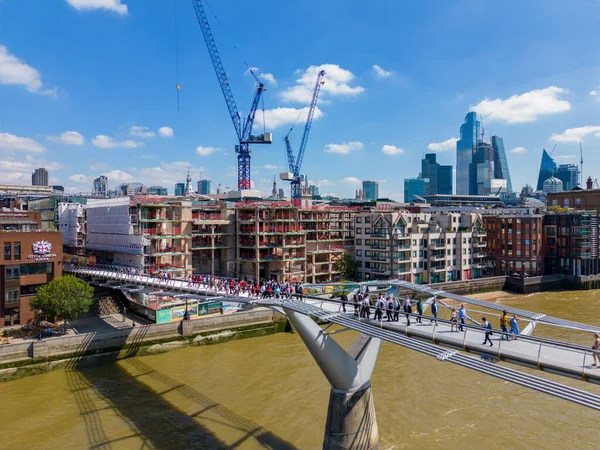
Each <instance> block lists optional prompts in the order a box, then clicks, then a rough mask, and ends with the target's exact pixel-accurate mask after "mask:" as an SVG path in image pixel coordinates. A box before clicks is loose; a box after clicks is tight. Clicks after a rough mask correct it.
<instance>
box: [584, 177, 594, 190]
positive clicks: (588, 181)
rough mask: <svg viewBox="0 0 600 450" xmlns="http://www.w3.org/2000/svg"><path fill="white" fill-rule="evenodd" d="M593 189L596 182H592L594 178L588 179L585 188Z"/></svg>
mask: <svg viewBox="0 0 600 450" xmlns="http://www.w3.org/2000/svg"><path fill="white" fill-rule="evenodd" d="M593 187H594V182H593V181H592V177H588V179H587V181H586V182H585V188H586V189H592V188H593Z"/></svg>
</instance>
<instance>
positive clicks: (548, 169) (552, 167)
mask: <svg viewBox="0 0 600 450" xmlns="http://www.w3.org/2000/svg"><path fill="white" fill-rule="evenodd" d="M555 172H556V163H555V162H554V160H553V159H552V157H551V156H550V155H549V154H548V152H547V151H546V149H544V152H543V153H542V162H541V164H540V174H539V175H538V182H537V188H536V190H537V191H542V190H543V189H544V181H546V180H547V179H548V178H551V177H553V176H554V173H555Z"/></svg>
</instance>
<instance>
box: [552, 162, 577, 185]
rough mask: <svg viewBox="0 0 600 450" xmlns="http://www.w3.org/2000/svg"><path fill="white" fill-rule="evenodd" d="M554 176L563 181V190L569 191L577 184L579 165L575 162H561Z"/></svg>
mask: <svg viewBox="0 0 600 450" xmlns="http://www.w3.org/2000/svg"><path fill="white" fill-rule="evenodd" d="M554 176H555V177H556V178H558V179H559V180H560V181H562V183H563V190H565V191H570V190H571V189H573V188H576V187H577V186H578V185H579V167H578V166H577V164H561V165H560V166H558V167H557V168H556V171H555V172H554Z"/></svg>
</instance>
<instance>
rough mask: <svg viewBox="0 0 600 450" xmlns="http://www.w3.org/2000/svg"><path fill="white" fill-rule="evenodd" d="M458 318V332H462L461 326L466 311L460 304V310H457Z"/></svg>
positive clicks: (463, 322)
mask: <svg viewBox="0 0 600 450" xmlns="http://www.w3.org/2000/svg"><path fill="white" fill-rule="evenodd" d="M458 318H459V319H460V325H459V326H458V330H459V331H463V325H464V324H465V320H466V318H467V310H466V309H465V305H463V304H461V305H460V309H459V310H458Z"/></svg>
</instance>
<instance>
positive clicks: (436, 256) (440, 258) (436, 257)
mask: <svg viewBox="0 0 600 450" xmlns="http://www.w3.org/2000/svg"><path fill="white" fill-rule="evenodd" d="M431 259H432V260H433V261H445V260H446V254H445V253H439V254H435V253H434V254H432V255H431Z"/></svg>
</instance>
